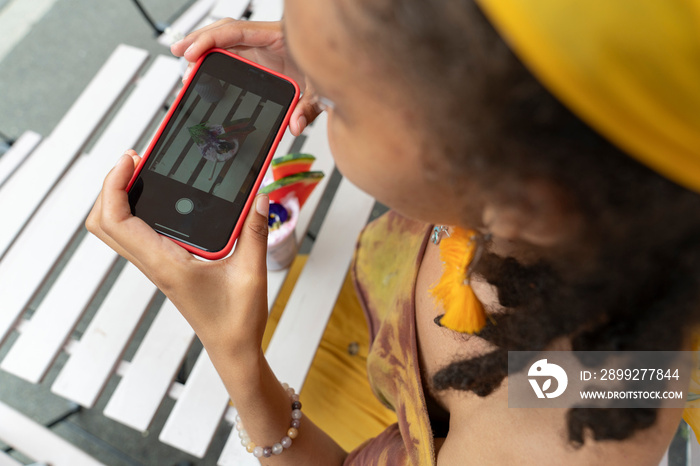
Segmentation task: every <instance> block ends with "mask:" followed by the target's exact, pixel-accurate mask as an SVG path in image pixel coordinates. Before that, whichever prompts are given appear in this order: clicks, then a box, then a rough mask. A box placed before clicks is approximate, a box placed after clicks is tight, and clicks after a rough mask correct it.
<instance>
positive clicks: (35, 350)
mask: <svg viewBox="0 0 700 466" xmlns="http://www.w3.org/2000/svg"><path fill="white" fill-rule="evenodd" d="M116 257H117V254H116V253H115V252H114V251H112V250H111V249H110V248H109V247H107V246H106V245H105V244H104V243H103V242H102V241H100V240H99V239H97V237H95V236H93V235H88V236H86V237H85V239H84V240H83V241H82V242H81V244H80V245H79V246H78V248H77V249H76V251H75V253H74V254H73V256H72V257H71V258H70V260H69V261H68V263H67V264H66V266H65V267H64V269H63V270H62V271H61V274H60V275H59V276H58V278H57V279H56V282H55V283H54V285H53V286H52V287H51V289H50V290H49V292H48V293H47V295H46V297H45V298H44V299H43V301H42V302H41V304H40V305H39V307H38V308H37V310H36V311H35V312H34V315H32V318H31V320H30V321H29V322H28V323H27V324H26V325H25V327H24V328H23V329H22V332H21V333H20V335H19V337H18V338H17V340H16V341H15V343H14V344H13V345H12V347H11V348H10V351H9V352H8V353H7V356H5V359H4V360H3V361H2V364H1V365H0V368H2V369H3V370H5V371H7V372H9V373H11V374H14V375H16V376H18V377H20V378H22V379H25V380H27V381H29V382H31V383H39V382H41V380H43V378H44V376H45V375H46V373H47V372H48V370H49V368H50V367H51V364H53V361H54V360H55V359H56V356H58V354H59V353H60V352H61V349H62V348H63V346H64V344H65V342H66V340H67V339H68V337H69V336H70V334H71V332H72V331H73V329H74V328H75V325H76V324H77V322H78V320H80V317H81V316H82V315H83V312H84V310H85V308H86V306H87V305H88V303H89V302H90V299H91V298H92V296H93V295H94V294H95V290H96V289H97V288H98V286H99V285H100V283H101V282H102V280H103V279H104V277H105V275H106V274H107V272H108V271H109V269H110V267H111V266H112V264H113V263H114V260H115V259H116Z"/></svg>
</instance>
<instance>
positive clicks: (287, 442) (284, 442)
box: [280, 436, 292, 448]
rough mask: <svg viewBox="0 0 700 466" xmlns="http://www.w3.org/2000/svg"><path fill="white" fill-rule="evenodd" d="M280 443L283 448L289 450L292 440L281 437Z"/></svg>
mask: <svg viewBox="0 0 700 466" xmlns="http://www.w3.org/2000/svg"><path fill="white" fill-rule="evenodd" d="M280 443H281V444H282V446H283V447H284V448H289V447H291V446H292V439H290V438H289V437H286V436H285V437H282V440H280Z"/></svg>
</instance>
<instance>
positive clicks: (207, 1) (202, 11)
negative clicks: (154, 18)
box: [158, 0, 216, 47]
mask: <svg viewBox="0 0 700 466" xmlns="http://www.w3.org/2000/svg"><path fill="white" fill-rule="evenodd" d="M215 2H216V0H198V1H196V2H195V3H194V4H193V5H192V6H191V7H189V8H188V9H187V11H185V12H184V13H183V14H182V15H181V16H180V17H179V18H178V19H176V20H175V21H174V22H173V24H171V25H170V26H168V29H167V30H166V32H165V33H163V34H161V35H160V37H158V43H160V44H161V45H165V46H166V47H170V45H171V44H174V43H175V42H177V41H178V40H180V39H181V38H183V37H185V36H186V35H187V34H189V32H190V31H192V29H194V27H195V26H196V25H197V23H199V22H200V21H201V20H202V19H203V18H204V17H206V16H207V14H208V13H209V11H210V10H211V9H212V8H213V7H214V3H215Z"/></svg>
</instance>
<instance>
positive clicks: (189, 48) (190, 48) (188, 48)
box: [183, 42, 195, 55]
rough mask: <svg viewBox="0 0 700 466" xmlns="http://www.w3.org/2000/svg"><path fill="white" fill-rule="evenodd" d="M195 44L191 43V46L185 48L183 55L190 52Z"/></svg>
mask: <svg viewBox="0 0 700 466" xmlns="http://www.w3.org/2000/svg"><path fill="white" fill-rule="evenodd" d="M194 44H195V43H194V42H192V43H191V44H190V46H189V47H187V50H185V53H184V54H183V55H187V52H189V51H190V50H192V47H194Z"/></svg>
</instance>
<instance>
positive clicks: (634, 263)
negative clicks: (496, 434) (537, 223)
mask: <svg viewBox="0 0 700 466" xmlns="http://www.w3.org/2000/svg"><path fill="white" fill-rule="evenodd" d="M360 3H361V12H362V16H363V18H364V20H363V21H353V19H352V14H348V15H346V18H345V21H346V22H348V23H349V27H350V28H354V29H355V31H356V32H358V33H359V35H360V37H363V42H364V44H365V46H367V47H368V48H369V47H371V51H372V53H373V54H379V56H380V58H383V59H384V60H383V62H384V64H383V65H382V66H385V67H387V68H390V69H391V70H392V71H394V73H393V75H394V76H397V79H400V80H402V84H403V85H404V86H405V90H406V91H413V95H414V96H418V97H414V98H417V99H422V100H420V101H419V104H420V106H421V108H422V113H423V114H424V115H433V117H431V118H426V121H425V122H424V123H425V125H426V126H427V127H428V128H429V130H430V134H431V135H434V137H433V138H432V139H431V141H430V143H431V145H430V147H432V149H433V150H432V154H431V155H432V156H433V157H434V156H435V153H436V152H439V153H440V154H441V155H442V156H443V157H444V158H445V159H446V160H448V162H449V164H450V174H446V175H445V176H448V177H449V176H451V177H452V182H454V183H459V180H463V179H465V177H468V178H469V179H475V180H477V183H479V185H480V187H481V188H482V189H483V190H484V191H486V192H489V193H492V194H494V195H496V196H501V197H502V198H508V197H512V198H517V196H518V193H519V189H520V188H522V186H523V182H524V181H527V180H529V179H532V178H546V179H548V180H553V181H554V182H556V183H558V185H559V186H561V187H562V189H563V190H564V192H566V193H567V194H568V195H569V196H570V197H571V198H572V199H573V200H574V204H575V208H576V209H578V210H579V212H580V214H581V215H582V216H583V218H584V223H585V226H584V227H583V228H584V229H585V232H584V235H583V236H584V237H585V238H586V241H587V242H588V243H589V244H588V245H587V247H586V248H583V247H579V245H576V244H572V245H570V246H571V249H572V250H573V251H575V250H576V249H577V247H579V249H580V251H581V254H580V257H579V260H578V261H577V260H573V259H572V257H575V256H571V255H565V256H564V258H562V259H561V260H557V259H556V258H554V259H552V260H541V261H539V262H537V263H534V264H528V265H524V264H521V263H519V262H518V261H516V260H515V259H513V258H501V257H498V256H495V255H493V254H486V255H485V256H484V257H483V258H482V260H481V261H480V263H479V266H478V267H477V269H476V272H477V273H480V274H482V275H483V276H484V277H485V278H486V280H487V281H488V282H489V283H491V284H493V285H495V286H496V287H497V288H498V297H499V301H500V304H501V305H502V306H503V307H505V308H506V312H504V313H499V314H497V315H495V316H494V321H493V322H490V323H489V324H488V325H487V327H486V328H485V329H484V330H483V331H482V332H481V333H480V334H479V336H480V337H482V338H485V339H487V340H488V341H490V342H491V343H493V344H494V345H495V346H496V348H497V349H495V350H494V351H492V352H491V353H489V354H485V355H481V356H477V357H472V358H468V359H464V360H458V361H455V362H453V363H451V364H449V365H448V366H447V367H445V368H443V369H441V370H440V371H438V372H437V373H436V374H435V376H434V378H433V380H432V383H433V386H434V387H435V388H436V389H438V390H444V389H449V388H453V389H458V390H468V391H472V392H474V393H476V394H477V395H479V396H488V395H489V394H490V393H491V392H493V390H495V389H496V388H498V387H499V386H500V384H501V383H502V381H503V380H504V378H505V377H506V376H507V363H508V358H507V354H508V351H509V350H521V351H533V350H542V349H544V348H546V347H547V346H548V345H549V344H550V343H552V342H553V341H554V340H555V339H557V338H560V337H567V338H569V339H570V340H571V342H572V346H573V349H574V350H580V351H584V350H588V351H624V350H636V351H642V350H646V351H656V350H666V351H674V350H681V349H682V345H683V342H684V341H687V340H686V338H684V337H687V334H686V333H685V332H686V331H687V329H688V328H690V327H691V326H693V325H694V324H697V323H700V293H699V291H698V290H700V195H698V194H697V193H694V192H690V191H688V190H686V189H684V188H682V187H680V186H678V185H676V184H674V183H672V182H671V181H669V180H667V179H665V178H663V177H661V176H659V175H658V174H656V173H655V172H653V171H652V170H650V169H648V168H646V167H645V166H642V165H641V164H639V163H637V162H636V161H634V160H632V159H631V158H630V157H628V156H627V155H626V154H624V153H623V152H621V151H620V150H619V149H618V148H616V147H615V146H614V145H612V144H611V143H609V142H608V141H607V140H605V139H604V138H603V137H601V136H600V135H599V134H597V133H596V132H595V131H593V130H592V129H591V128H589V127H588V126H587V125H586V124H584V123H582V122H581V121H580V120H579V119H578V118H577V117H576V116H574V115H573V114H572V113H571V112H570V111H569V110H568V109H567V108H565V107H564V106H563V105H562V104H561V103H560V102H558V101H557V100H556V99H555V98H554V97H553V96H552V95H551V94H549V93H548V92H547V90H545V89H544V87H543V86H542V85H541V84H540V83H539V82H538V81H537V80H536V79H535V78H534V77H533V76H532V75H531V74H530V73H529V71H528V70H527V69H526V68H525V67H524V66H523V65H522V63H521V62H520V61H519V60H518V59H517V58H516V57H515V55H514V54H513V53H512V52H511V51H510V49H509V48H508V46H507V45H506V43H505V42H504V40H503V39H502V38H501V37H500V36H499V35H498V33H497V32H496V31H495V30H494V29H493V27H492V26H491V25H490V23H489V22H488V20H487V19H486V18H485V17H484V15H483V14H482V12H481V11H480V10H479V8H478V7H477V6H476V4H475V3H474V0H449V1H448V0H365V1H362V2H360ZM354 12H355V14H357V12H358V9H357V8H354ZM583 40H585V38H584V39H583ZM360 46H361V44H360ZM399 76H400V78H398V77H399ZM406 86H407V87H406ZM426 90H428V91H429V92H426ZM434 115H439V116H440V117H434ZM426 158H427V156H426ZM431 163H432V162H429V161H426V165H430V164H431ZM448 181H450V180H449V179H448ZM584 250H585V255H584V252H583V251H584ZM584 263H585V266H583V265H582V264H584ZM656 414H657V410H656V409H655V408H643V409H642V408H640V409H614V408H609V409H590V408H585V407H577V408H573V409H570V410H569V411H568V413H567V423H568V436H569V441H570V442H571V443H572V444H574V445H578V446H580V445H583V443H584V438H585V436H584V434H585V433H586V432H590V434H591V435H592V437H593V438H594V439H595V440H603V439H615V440H623V439H626V438H628V437H630V436H631V435H633V434H634V433H635V432H636V431H638V430H641V429H644V428H647V427H649V426H651V425H653V424H654V422H655V421H656Z"/></svg>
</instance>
